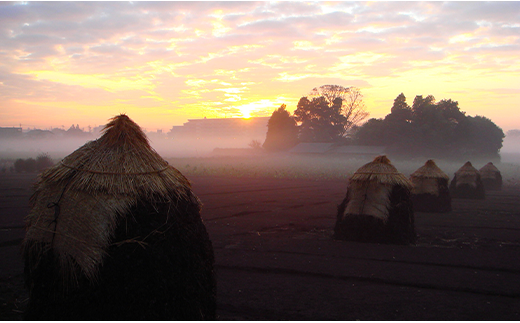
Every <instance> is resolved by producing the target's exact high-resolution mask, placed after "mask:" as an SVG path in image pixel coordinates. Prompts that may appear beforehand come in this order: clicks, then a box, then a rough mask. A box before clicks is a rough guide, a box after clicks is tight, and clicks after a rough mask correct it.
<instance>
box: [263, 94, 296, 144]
mask: <svg viewBox="0 0 520 323" xmlns="http://www.w3.org/2000/svg"><path fill="white" fill-rule="evenodd" d="M285 108H286V105H285V104H282V105H281V106H280V107H279V108H278V109H276V110H275V111H274V112H273V114H272V115H271V118H269V121H268V122H267V134H266V136H265V142H264V144H263V147H264V149H265V150H267V151H285V150H288V149H290V148H292V147H294V146H295V145H296V144H297V143H298V127H297V125H296V121H295V120H294V118H293V117H291V115H290V114H289V112H288V111H287V110H286V109H285Z"/></svg>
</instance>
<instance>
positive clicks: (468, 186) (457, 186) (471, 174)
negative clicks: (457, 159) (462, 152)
mask: <svg viewBox="0 0 520 323" xmlns="http://www.w3.org/2000/svg"><path fill="white" fill-rule="evenodd" d="M450 194H451V197H452V198H460V199H484V198H485V197H486V194H485V192H484V185H483V184H482V180H481V178H480V174H479V172H478V170H477V169H476V168H475V167H473V165H471V163H470V162H469V161H468V162H466V163H465V164H464V165H463V166H462V167H461V168H459V170H458V171H456V172H455V176H454V177H453V179H452V180H451V183H450Z"/></svg>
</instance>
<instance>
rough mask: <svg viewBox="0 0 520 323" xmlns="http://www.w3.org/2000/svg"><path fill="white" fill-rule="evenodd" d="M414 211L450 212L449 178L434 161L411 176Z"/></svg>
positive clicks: (427, 162) (430, 161) (429, 161)
mask: <svg viewBox="0 0 520 323" xmlns="http://www.w3.org/2000/svg"><path fill="white" fill-rule="evenodd" d="M410 180H411V181H412V184H413V188H412V202H413V208H414V211H418V212H449V211H451V195H450V190H449V188H448V185H449V180H450V178H449V176H448V175H447V174H446V173H445V172H443V171H442V170H441V169H440V168H439V167H438V166H437V164H435V162H434V161H433V160H431V159H430V160H428V161H426V163H425V164H424V165H423V166H421V167H419V169H417V170H416V171H415V172H413V173H412V174H411V175H410Z"/></svg>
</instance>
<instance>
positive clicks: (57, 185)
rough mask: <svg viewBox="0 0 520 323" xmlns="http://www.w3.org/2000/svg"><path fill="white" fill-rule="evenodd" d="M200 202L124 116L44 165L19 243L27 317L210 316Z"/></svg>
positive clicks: (210, 260)
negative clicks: (48, 165) (51, 164)
mask: <svg viewBox="0 0 520 323" xmlns="http://www.w3.org/2000/svg"><path fill="white" fill-rule="evenodd" d="M200 207H201V203H200V201H199V199H198V198H197V197H196V196H195V195H194V194H193V192H192V190H191V187H190V183H189V182H188V180H187V179H186V178H185V177H184V176H183V175H182V174H181V173H180V172H179V171H178V170H176V169H175V168H173V167H171V166H169V165H168V163H167V162H166V161H165V160H163V159H162V158H161V157H160V156H159V155H158V154H157V153H156V152H155V151H154V150H153V149H152V148H151V146H150V145H149V143H148V140H147V138H146V136H145V134H144V133H143V132H142V130H141V129H140V128H139V126H138V125H137V124H136V123H134V122H133V121H132V120H130V118H128V117H127V116H126V115H120V116H117V117H115V118H113V119H111V120H110V122H109V123H108V124H107V125H106V127H105V128H104V133H103V135H102V136H101V137H100V138H99V139H97V140H94V141H90V142H88V143H87V144H85V145H84V146H82V147H80V148H79V149H77V150H76V151H74V152H73V153H71V154H70V155H68V156H67V157H65V158H64V159H63V160H62V161H61V162H60V163H59V164H57V165H55V166H54V167H52V168H50V169H48V170H46V171H45V172H44V173H42V174H41V175H40V177H39V180H38V182H37V183H36V185H35V192H34V194H33V196H32V197H31V210H30V212H29V214H28V216H27V218H26V223H27V233H26V237H25V239H24V241H23V257H24V260H25V279H26V285H27V287H28V289H29V293H30V295H29V296H30V299H29V304H28V308H27V311H26V316H25V318H26V319H29V320H205V319H214V318H215V309H216V282H215V275H214V268H213V266H214V255H213V248H212V245H211V241H210V240H209V236H208V234H207V232H206V228H205V226H204V224H203V222H202V219H201V217H200Z"/></svg>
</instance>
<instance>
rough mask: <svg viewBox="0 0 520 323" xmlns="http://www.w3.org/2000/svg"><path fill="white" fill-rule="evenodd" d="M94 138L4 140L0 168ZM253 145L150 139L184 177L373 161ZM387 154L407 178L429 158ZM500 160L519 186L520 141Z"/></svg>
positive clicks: (453, 164) (270, 173) (452, 164)
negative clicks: (270, 150)
mask: <svg viewBox="0 0 520 323" xmlns="http://www.w3.org/2000/svg"><path fill="white" fill-rule="evenodd" d="M94 139H96V138H59V139H34V140H30V139H23V140H2V141H0V160H1V163H0V167H2V168H5V169H6V170H8V169H9V167H10V166H12V165H13V162H14V161H15V160H16V159H18V158H36V157H37V156H38V155H40V154H47V155H49V157H51V158H52V159H53V160H54V162H58V161H59V160H61V159H63V158H64V157H65V156H67V155H69V154H70V153H72V152H73V151H74V150H76V149H78V148H79V147H81V146H82V145H84V144H85V143H86V142H87V141H89V140H94ZM252 140H257V141H259V142H261V143H262V142H263V140H264V138H226V139H222V138H221V139H197V138H183V139H167V138H164V137H163V138H161V137H154V136H153V135H150V136H149V141H150V144H151V145H152V147H153V148H154V149H155V150H156V151H157V152H158V153H159V154H160V155H161V156H162V157H163V158H165V159H166V160H168V162H169V163H170V165H172V166H174V167H176V168H177V169H179V170H180V171H181V172H182V173H183V174H184V175H186V176H194V175H195V176H198V175H202V176H206V175H210V176H211V175H216V176H233V177H271V178H272V177H274V178H312V179H317V180H318V179H323V180H331V179H332V180H334V179H345V180H346V179H348V177H349V176H350V175H352V173H353V172H355V171H356V170H357V169H358V168H359V167H361V166H362V165H364V164H365V163H368V162H370V161H371V160H372V159H373V157H371V156H363V157H353V156H346V155H324V154H319V155H318V154H311V155H309V154H306V155H296V154H290V153H278V154H270V153H266V152H265V151H263V150H262V149H258V150H255V149H252V148H251V147H250V146H249V144H250V143H251V141H252ZM215 148H221V149H215ZM387 155H388V157H389V158H390V160H391V161H392V163H393V164H394V166H396V167H397V169H398V170H399V171H400V172H402V173H403V174H405V175H407V176H408V175H410V174H411V173H413V172H414V171H415V170H417V168H419V167H421V166H422V165H424V163H425V161H426V160H427V159H428V158H431V157H424V156H417V157H412V158H401V157H400V156H399V155H392V154H387ZM500 155H501V159H500V161H498V160H492V162H493V163H494V164H495V165H496V166H497V167H498V168H499V169H500V171H501V172H502V176H503V178H504V185H519V183H520V137H518V136H510V137H506V138H505V139H504V145H503V148H502V149H501V153H500ZM434 160H435V161H436V163H437V165H438V166H439V167H440V168H441V169H442V170H443V171H444V172H445V173H446V174H448V175H449V176H450V178H451V177H453V174H454V173H455V172H456V171H457V170H458V168H460V167H461V166H462V165H463V163H464V162H466V161H467V160H464V158H463V157H462V158H459V159H458V160H456V161H453V160H444V159H436V158H434ZM470 161H471V163H472V164H473V166H474V167H476V168H477V169H479V168H481V167H482V166H484V165H485V164H486V163H488V162H489V161H491V160H488V159H486V158H481V159H470Z"/></svg>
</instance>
